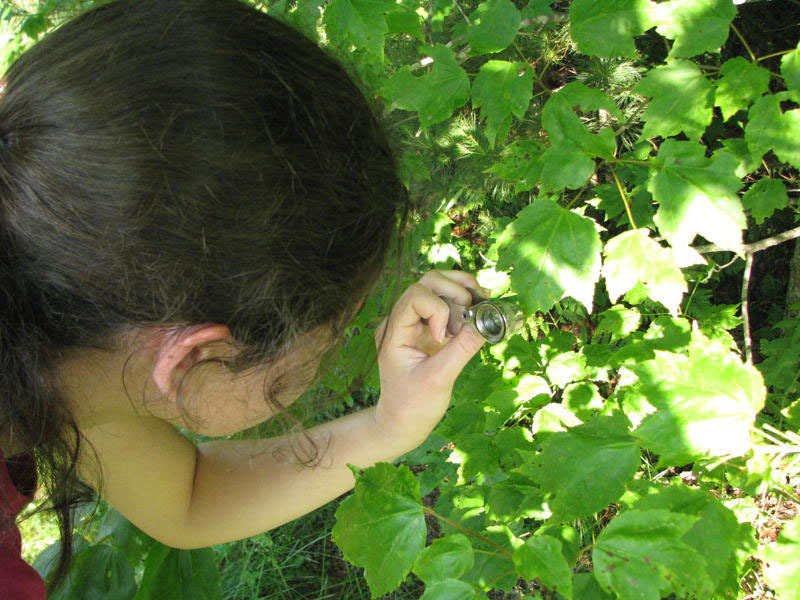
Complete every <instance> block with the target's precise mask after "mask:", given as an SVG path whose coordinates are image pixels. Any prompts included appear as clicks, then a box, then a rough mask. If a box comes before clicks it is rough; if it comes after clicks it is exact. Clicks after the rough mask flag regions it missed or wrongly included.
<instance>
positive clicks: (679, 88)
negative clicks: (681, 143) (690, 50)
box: [634, 59, 714, 139]
mask: <svg viewBox="0 0 800 600" xmlns="http://www.w3.org/2000/svg"><path fill="white" fill-rule="evenodd" d="M634 91H635V92H636V93H637V94H641V95H643V96H648V97H650V98H652V99H651V100H650V104H649V105H648V107H647V110H646V111H645V113H644V115H643V116H642V120H643V121H644V122H645V125H644V129H643V130H642V136H643V137H646V138H650V137H654V136H657V135H660V136H662V137H667V136H670V135H677V134H679V133H681V132H683V133H685V134H686V135H687V137H689V138H690V139H698V138H700V136H701V135H703V132H704V131H705V129H706V127H708V125H709V123H711V118H712V116H713V111H712V106H713V103H714V100H713V98H714V87H713V86H712V85H711V82H710V81H708V79H706V76H705V75H703V72H702V71H701V70H700V67H698V66H697V65H696V64H695V63H693V62H690V61H688V60H680V59H679V60H672V61H669V62H667V64H666V65H665V66H663V67H656V68H655V69H652V70H651V71H649V72H648V73H647V74H646V75H645V76H644V78H642V80H641V81H640V82H639V83H638V84H637V85H636V88H635V89H634Z"/></svg>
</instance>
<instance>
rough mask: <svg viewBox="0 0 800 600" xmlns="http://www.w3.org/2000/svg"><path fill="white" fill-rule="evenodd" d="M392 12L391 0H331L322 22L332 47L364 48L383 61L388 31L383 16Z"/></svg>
mask: <svg viewBox="0 0 800 600" xmlns="http://www.w3.org/2000/svg"><path fill="white" fill-rule="evenodd" d="M393 9H394V2H392V1H391V0H333V2H331V3H330V4H328V5H327V7H326V8H325V14H324V15H323V17H322V23H323V24H324V25H325V31H326V33H327V35H328V37H329V38H330V40H331V41H332V42H333V43H334V44H336V45H338V46H341V47H343V48H347V47H348V45H349V44H352V45H353V46H356V47H357V48H364V49H365V50H367V51H368V52H370V53H371V54H372V55H373V56H375V57H376V58H378V59H380V60H381V61H382V60H383V44H384V37H385V36H386V33H387V31H388V27H387V26H386V16H385V15H386V13H387V12H388V11H390V10H393Z"/></svg>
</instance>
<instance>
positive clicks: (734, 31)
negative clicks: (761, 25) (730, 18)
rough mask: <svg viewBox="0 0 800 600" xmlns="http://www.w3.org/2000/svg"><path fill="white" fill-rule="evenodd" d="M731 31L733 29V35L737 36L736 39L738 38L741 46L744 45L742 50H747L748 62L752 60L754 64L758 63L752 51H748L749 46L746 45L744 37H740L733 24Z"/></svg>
mask: <svg viewBox="0 0 800 600" xmlns="http://www.w3.org/2000/svg"><path fill="white" fill-rule="evenodd" d="M731 29H733V33H735V34H736V36H737V37H738V38H739V39H740V40H741V41H742V44H744V49H745V50H747V53H748V54H749V55H750V60H752V61H753V62H754V63H755V62H758V60H757V59H756V55H755V54H753V51H752V50H751V49H750V44H748V43H747V40H746V39H744V37H743V36H742V34H741V33H740V32H739V30H738V29H737V28H736V25H734V24H733V23H731Z"/></svg>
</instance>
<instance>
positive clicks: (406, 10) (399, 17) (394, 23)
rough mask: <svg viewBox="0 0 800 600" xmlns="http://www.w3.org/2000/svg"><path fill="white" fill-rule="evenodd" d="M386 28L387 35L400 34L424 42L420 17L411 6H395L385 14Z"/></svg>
mask: <svg viewBox="0 0 800 600" xmlns="http://www.w3.org/2000/svg"><path fill="white" fill-rule="evenodd" d="M386 27H387V32H386V34H387V35H393V34H398V33H401V34H405V35H408V36H411V37H413V38H416V39H418V40H419V41H420V42H423V43H424V42H425V34H423V33H422V22H421V20H420V16H419V15H418V14H417V13H416V12H415V11H414V9H413V8H412V7H411V6H404V5H403V4H395V5H394V6H393V7H392V10H391V11H389V12H387V13H386Z"/></svg>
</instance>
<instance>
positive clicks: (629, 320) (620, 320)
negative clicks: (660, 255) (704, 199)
mask: <svg viewBox="0 0 800 600" xmlns="http://www.w3.org/2000/svg"><path fill="white" fill-rule="evenodd" d="M618 237H619V236H618ZM659 247H660V246H659ZM605 252H606V262H605V264H604V265H603V269H604V270H605V269H606V267H608V244H606V248H605ZM606 277H607V276H606ZM597 317H598V322H597V329H596V330H595V335H601V334H603V333H610V334H611V341H612V342H614V341H615V340H621V339H623V338H625V337H627V336H628V334H630V333H632V332H634V331H636V330H637V329H639V324H640V323H641V321H642V315H641V314H640V313H639V311H638V310H636V309H635V308H626V307H625V306H623V305H622V304H615V305H614V306H612V307H611V308H609V309H608V310H605V311H603V312H601V313H600V314H599V315H597Z"/></svg>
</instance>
